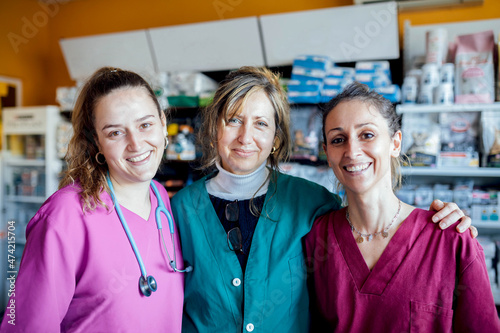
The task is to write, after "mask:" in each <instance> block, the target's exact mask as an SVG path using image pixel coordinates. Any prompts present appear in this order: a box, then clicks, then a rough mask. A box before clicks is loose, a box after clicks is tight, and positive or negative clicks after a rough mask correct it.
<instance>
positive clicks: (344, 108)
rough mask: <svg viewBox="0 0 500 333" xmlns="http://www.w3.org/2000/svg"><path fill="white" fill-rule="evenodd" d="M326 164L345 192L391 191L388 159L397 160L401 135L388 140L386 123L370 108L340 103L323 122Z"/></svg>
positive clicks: (374, 109)
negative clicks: (394, 158)
mask: <svg viewBox="0 0 500 333" xmlns="http://www.w3.org/2000/svg"><path fill="white" fill-rule="evenodd" d="M325 134H326V143H325V145H324V148H325V152H326V155H327V158H328V164H329V165H330V167H331V168H332V170H333V172H334V173H335V176H336V177H337V179H338V180H339V181H340V183H341V184H342V185H343V186H344V187H345V189H346V192H353V193H360V194H361V193H365V192H366V191H368V190H371V189H384V190H385V189H389V190H391V189H392V184H391V182H392V178H391V158H393V157H397V156H399V153H400V148H401V132H400V131H397V132H396V133H395V134H394V136H393V137H391V136H390V133H389V127H388V124H387V121H386V120H385V119H384V118H383V117H382V115H381V114H380V112H379V111H377V109H376V108H375V107H373V106H370V104H368V103H365V102H362V101H359V100H349V101H343V102H340V103H339V104H338V105H337V106H335V107H334V108H333V109H332V110H331V111H330V113H329V114H328V116H327V118H326V119H325Z"/></svg>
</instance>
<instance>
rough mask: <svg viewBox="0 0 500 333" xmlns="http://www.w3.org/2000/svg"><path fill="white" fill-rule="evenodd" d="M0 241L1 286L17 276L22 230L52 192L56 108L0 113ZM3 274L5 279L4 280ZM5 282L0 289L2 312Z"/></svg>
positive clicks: (57, 167) (56, 168) (57, 165)
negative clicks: (3, 235) (0, 215)
mask: <svg viewBox="0 0 500 333" xmlns="http://www.w3.org/2000/svg"><path fill="white" fill-rule="evenodd" d="M2 119H3V134H2V135H3V137H2V167H1V171H2V184H3V185H2V188H1V192H2V193H1V196H0V197H1V198H2V201H1V205H2V210H1V211H2V220H1V230H2V232H3V233H5V236H6V237H3V238H2V243H3V244H1V252H0V255H1V258H0V262H1V263H2V270H1V281H6V278H7V276H11V275H17V272H18V268H19V263H20V260H21V256H22V252H23V249H24V244H25V243H26V236H25V231H26V225H27V223H28V222H29V220H30V219H31V218H32V217H33V215H34V214H35V213H36V211H37V210H38V208H39V207H40V206H41V205H42V203H43V202H44V201H45V200H46V199H47V198H48V197H49V196H50V195H51V194H52V193H54V192H55V191H56V190H57V187H58V183H59V174H60V172H61V170H62V161H61V160H60V159H59V158H58V157H57V152H56V146H57V145H56V133H57V126H58V124H59V122H60V121H61V117H60V111H59V108H58V107H56V106H42V107H18V108H4V109H3V110H2ZM6 274H7V276H6ZM9 287H10V282H9V281H7V283H2V284H0V291H1V296H2V297H0V302H1V303H2V304H1V306H2V308H3V307H5V306H6V303H5V302H6V301H7V300H8V298H7V297H8V292H9Z"/></svg>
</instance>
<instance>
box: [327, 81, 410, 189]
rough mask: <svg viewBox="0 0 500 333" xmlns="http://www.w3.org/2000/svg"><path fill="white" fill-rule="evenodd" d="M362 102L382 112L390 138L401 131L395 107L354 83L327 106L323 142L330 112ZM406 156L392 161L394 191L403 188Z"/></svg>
mask: <svg viewBox="0 0 500 333" xmlns="http://www.w3.org/2000/svg"><path fill="white" fill-rule="evenodd" d="M353 100H356V101H360V102H363V103H366V104H368V105H371V106H373V107H375V109H377V110H378V112H380V114H381V115H382V117H383V118H384V119H385V120H386V121H387V126H388V127H389V136H390V137H393V136H394V134H396V132H397V131H400V130H401V117H400V116H398V115H397V113H396V111H395V109H394V105H393V104H392V103H391V102H390V101H389V100H388V99H386V98H384V97H383V96H382V95H380V94H378V93H376V92H375V91H373V90H370V89H369V88H368V86H367V85H365V84H361V83H359V82H353V83H351V84H349V85H348V86H346V87H345V88H344V90H343V91H342V92H341V93H340V94H339V95H337V96H335V97H334V98H333V99H332V100H330V102H328V104H326V105H325V107H324V111H323V142H324V143H325V145H326V144H327V142H326V132H325V122H326V118H327V117H328V115H329V114H330V112H331V111H332V110H333V109H334V108H335V107H336V106H337V105H339V104H340V103H342V102H348V101H353ZM403 155H404V154H402V153H401V154H400V155H399V156H398V157H393V158H392V159H391V175H392V189H393V190H396V189H398V188H399V187H400V186H401V180H402V176H401V171H400V170H401V163H402V159H403V158H404V157H403Z"/></svg>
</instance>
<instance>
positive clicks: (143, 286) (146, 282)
mask: <svg viewBox="0 0 500 333" xmlns="http://www.w3.org/2000/svg"><path fill="white" fill-rule="evenodd" d="M106 180H107V181H108V186H109V190H110V192H111V199H112V200H113V204H114V205H115V209H116V213H117V214H118V218H119V219H120V222H121V223H122V226H123V229H124V230H125V233H126V234H127V237H128V240H129V242H130V245H131V246H132V249H133V250H134V253H135V256H136V258H137V262H138V263H139V267H140V269H141V277H140V278H139V289H140V290H141V292H142V294H143V295H144V296H146V297H149V296H151V293H152V292H154V291H156V289H157V288H158V285H157V283H156V280H155V278H154V277H153V276H152V275H147V273H146V268H145V267H144V263H143V261H142V258H141V254H140V253H139V250H138V249H137V245H136V244H135V241H134V237H132V233H131V232H130V229H129V228H128V225H127V222H126V221H125V217H124V216H123V213H122V210H121V208H120V205H119V204H118V201H117V200H116V196H115V190H114V189H113V184H112V183H111V179H110V178H109V173H108V175H107V176H106ZM151 188H152V189H153V192H154V193H155V196H156V199H157V201H158V207H157V208H156V211H155V217H156V226H157V227H158V232H159V233H160V235H161V241H162V243H163V247H164V249H165V252H166V253H167V257H168V261H169V263H170V267H172V269H173V270H174V272H179V273H188V272H191V271H192V270H193V267H192V266H188V267H186V268H185V269H178V268H177V260H176V256H175V240H174V221H173V219H172V215H170V212H169V211H168V210H167V208H166V207H165V204H164V203H163V200H162V198H161V195H160V193H159V192H158V189H157V188H156V185H155V184H154V183H153V181H151ZM161 213H163V214H165V216H166V217H167V220H168V227H169V229H170V237H171V239H172V246H173V248H174V257H173V259H171V258H170V255H169V253H168V250H167V246H166V245H165V239H164V238H163V229H162V225H161Z"/></svg>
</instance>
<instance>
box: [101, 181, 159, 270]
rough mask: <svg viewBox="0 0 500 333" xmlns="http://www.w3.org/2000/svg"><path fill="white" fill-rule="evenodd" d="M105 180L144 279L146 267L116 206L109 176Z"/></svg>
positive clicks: (119, 209)
mask: <svg viewBox="0 0 500 333" xmlns="http://www.w3.org/2000/svg"><path fill="white" fill-rule="evenodd" d="M106 180H107V182H108V186H109V190H110V194H111V199H112V200H113V204H114V206H115V209H116V213H117V214H118V218H119V219H120V222H121V224H122V226H123V229H124V230H125V233H126V234H127V238H128V240H129V242H130V245H131V246H132V250H133V251H134V253H135V257H136V258H137V262H138V263H139V268H140V270H141V274H142V276H143V277H144V278H145V279H146V278H147V276H148V275H147V273H146V267H145V266H144V262H143V261H142V257H141V254H140V253H139V249H138V248H137V244H136V243H135V240H134V237H133V236H132V233H131V232H130V229H129V227H128V224H127V222H126V220H125V217H124V216H123V212H122V210H121V208H120V205H119V204H118V200H117V199H116V196H115V190H114V188H113V184H112V183H111V179H110V178H109V174H108V176H107V177H106ZM158 201H159V200H158Z"/></svg>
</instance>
